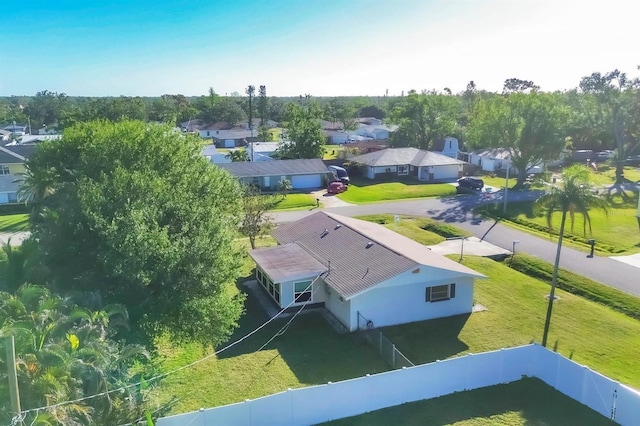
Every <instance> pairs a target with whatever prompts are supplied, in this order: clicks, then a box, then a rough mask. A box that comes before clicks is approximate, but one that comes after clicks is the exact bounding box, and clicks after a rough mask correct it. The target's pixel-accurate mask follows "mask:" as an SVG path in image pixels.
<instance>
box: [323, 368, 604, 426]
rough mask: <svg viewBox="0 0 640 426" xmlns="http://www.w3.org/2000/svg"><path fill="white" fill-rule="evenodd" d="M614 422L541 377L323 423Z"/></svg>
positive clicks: (478, 425)
mask: <svg viewBox="0 0 640 426" xmlns="http://www.w3.org/2000/svg"><path fill="white" fill-rule="evenodd" d="M394 424H395V425H403V426H423V425H444V424H455V425H458V426H481V425H496V424H501V425H614V424H616V423H614V422H612V421H610V420H609V419H607V418H605V417H603V416H601V415H600V414H599V413H597V412H595V411H593V410H591V409H590V408H588V407H586V406H584V405H582V404H580V403H579V402H577V401H575V400H573V399H571V398H569V397H568V396H566V395H564V394H562V393H560V392H558V391H557V390H555V389H553V388H552V387H551V386H548V385H547V384H545V383H544V382H543V381H542V380H539V379H533V378H528V379H522V380H519V381H517V382H513V383H509V384H504V385H496V386H490V387H486V388H481V389H475V390H471V391H467V392H457V393H454V394H451V395H446V396H442V397H440V398H434V399H429V400H426V401H417V402H412V403H409V404H404V405H398V406H395V407H390V408H386V409H383V410H378V411H374V412H371V413H368V414H363V415H360V416H356V417H348V418H346V419H341V420H336V421H333V422H327V423H323V425H325V426H342V425H344V426H347V425H353V426H360V425H362V426H365V425H367V426H368V425H394Z"/></svg>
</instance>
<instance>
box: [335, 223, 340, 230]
mask: <svg viewBox="0 0 640 426" xmlns="http://www.w3.org/2000/svg"><path fill="white" fill-rule="evenodd" d="M341 226H342V225H340V224H337V225H336V227H335V228H333V229H334V230H335V229H338V228H340V227H341Z"/></svg>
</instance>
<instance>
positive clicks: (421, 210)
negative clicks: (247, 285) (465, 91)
mask: <svg viewBox="0 0 640 426" xmlns="http://www.w3.org/2000/svg"><path fill="white" fill-rule="evenodd" d="M538 196H539V193H536V192H533V191H532V192H524V193H513V194H510V195H509V198H508V200H509V201H516V200H525V199H535V198H537V197H538ZM486 202H497V203H502V199H501V198H500V197H497V198H495V199H493V200H490V199H485V198H480V197H479V196H477V195H469V196H458V197H451V198H445V199H424V200H412V201H398V202H385V203H376V204H367V205H351V206H341V207H329V208H325V209H324V210H326V211H329V212H333V213H337V214H342V215H345V216H358V215H364V214H377V213H390V214H406V215H415V216H427V217H431V218H433V219H436V220H440V221H443V222H447V223H451V224H453V225H455V226H458V227H460V228H462V229H465V230H467V231H470V232H472V233H473V234H474V235H475V236H477V237H479V238H481V239H484V240H486V241H488V242H490V243H492V244H495V245H497V246H499V247H502V248H504V249H507V250H512V248H513V242H514V241H518V243H517V245H516V252H517V251H522V252H524V253H527V254H530V255H533V256H536V257H539V258H540V259H543V260H545V261H546V262H549V263H554V261H555V255H556V249H557V244H556V243H554V242H553V241H551V240H550V239H548V238H541V237H537V236H533V235H530V234H528V233H526V232H522V231H519V230H517V229H514V228H511V227H508V226H505V225H502V224H500V223H496V222H495V221H494V220H488V219H484V218H482V217H481V216H477V215H474V214H473V211H472V210H473V207H475V206H477V205H478V204H479V203H486ZM315 211H317V210H315V209H313V210H309V211H296V212H278V213H274V214H273V216H274V218H275V220H276V222H281V223H282V222H291V221H295V220H298V219H300V218H302V217H305V216H307V215H309V214H312V213H314V212H315ZM633 232H637V230H636V229H633ZM560 267H561V268H564V269H567V270H570V271H573V272H576V273H578V274H580V275H583V276H586V277H589V278H591V279H593V280H595V281H598V282H601V283H603V284H607V285H609V286H611V287H615V288H618V289H620V290H622V291H625V292H627V293H630V294H633V295H636V296H640V279H639V275H640V268H638V267H634V266H632V265H628V264H626V263H623V262H619V261H617V260H613V259H610V258H608V257H602V256H597V255H596V256H595V257H593V258H589V257H587V253H584V252H582V251H579V250H575V249H572V248H570V247H567V246H564V247H563V248H562V255H561V257H560Z"/></svg>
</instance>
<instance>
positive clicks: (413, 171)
mask: <svg viewBox="0 0 640 426" xmlns="http://www.w3.org/2000/svg"><path fill="white" fill-rule="evenodd" d="M348 160H349V161H351V162H353V163H357V164H359V165H361V166H362V167H364V173H363V174H364V175H365V176H366V177H368V178H369V179H377V178H381V177H390V176H400V177H414V178H417V179H418V180H421V181H426V182H429V181H448V180H455V179H458V178H459V177H461V176H462V170H463V166H464V165H465V164H466V163H465V162H464V161H461V160H457V159H454V158H450V157H447V156H444V155H442V154H437V153H435V152H431V151H424V150H421V149H418V148H387V149H383V150H380V151H375V152H370V153H368V154H363V155H357V156H355V157H350V158H348Z"/></svg>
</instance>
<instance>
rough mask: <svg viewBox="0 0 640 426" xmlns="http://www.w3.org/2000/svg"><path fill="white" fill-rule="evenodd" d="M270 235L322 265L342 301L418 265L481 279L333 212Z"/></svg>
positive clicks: (398, 237)
mask: <svg viewBox="0 0 640 426" xmlns="http://www.w3.org/2000/svg"><path fill="white" fill-rule="evenodd" d="M272 234H273V236H274V237H275V239H276V240H277V241H278V243H280V244H290V243H296V244H297V245H298V246H300V247H302V248H303V249H304V250H306V251H307V252H308V253H309V254H311V255H312V256H313V257H314V258H316V259H317V260H318V261H319V262H320V263H322V264H324V265H326V266H327V269H328V272H327V274H326V275H325V277H324V281H325V282H326V283H327V284H329V285H330V286H331V287H333V288H334V289H335V290H336V291H338V293H340V294H341V295H342V296H343V297H345V298H346V299H349V298H351V297H353V296H355V295H357V294H359V293H361V292H363V291H365V290H367V289H369V288H371V287H373V286H375V285H376V284H379V283H381V282H383V281H386V280H388V279H391V278H393V277H395V276H396V275H398V274H400V273H403V272H406V271H409V270H411V269H414V268H416V267H419V266H420V265H424V266H427V267H432V268H435V269H439V270H443V271H444V270H446V271H450V272H453V273H454V274H456V275H464V276H473V277H482V275H481V274H479V273H477V272H476V271H474V270H472V269H469V268H467V267H465V266H462V265H460V264H459V263H457V262H454V261H452V260H450V259H448V258H446V257H444V256H442V255H439V254H437V253H434V252H432V251H430V250H428V249H427V248H426V247H425V246H423V245H422V244H419V243H417V242H415V241H413V240H411V239H409V238H407V237H404V236H402V235H400V234H397V233H395V232H393V231H391V230H389V229H387V228H385V227H384V226H381V225H378V224H375V223H371V222H365V221H362V220H358V219H353V218H349V217H345V216H340V215H336V214H332V213H326V212H317V213H315V214H313V215H310V216H307V217H305V218H303V219H300V220H298V221H296V222H293V223H288V224H284V225H280V226H278V227H277V228H276V229H274V230H273V232H272Z"/></svg>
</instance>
